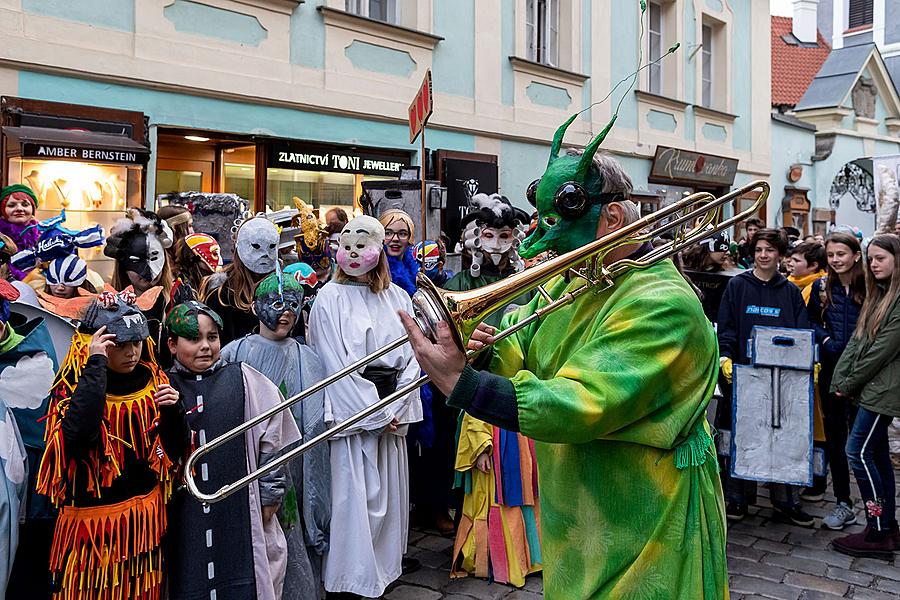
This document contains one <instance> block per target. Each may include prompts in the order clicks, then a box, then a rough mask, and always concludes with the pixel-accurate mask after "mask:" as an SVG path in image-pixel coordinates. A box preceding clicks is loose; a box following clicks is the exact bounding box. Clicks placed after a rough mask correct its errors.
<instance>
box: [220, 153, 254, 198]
mask: <svg viewBox="0 0 900 600" xmlns="http://www.w3.org/2000/svg"><path fill="white" fill-rule="evenodd" d="M255 176H256V147H255V146H242V147H238V148H226V149H224V150H223V151H222V191H223V192H225V193H226V194H237V195H238V196H240V197H241V198H244V199H245V200H247V201H248V202H249V203H250V205H251V206H253V201H254V199H255V197H256V177H255Z"/></svg>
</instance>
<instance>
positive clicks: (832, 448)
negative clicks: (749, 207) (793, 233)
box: [807, 232, 866, 529]
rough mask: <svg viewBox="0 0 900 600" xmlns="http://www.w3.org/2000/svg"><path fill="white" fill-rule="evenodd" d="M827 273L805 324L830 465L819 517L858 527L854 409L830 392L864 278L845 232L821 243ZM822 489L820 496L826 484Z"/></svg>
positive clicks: (814, 288) (833, 524)
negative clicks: (831, 500) (851, 440)
mask: <svg viewBox="0 0 900 600" xmlns="http://www.w3.org/2000/svg"><path fill="white" fill-rule="evenodd" d="M825 254H826V256H827V261H828V273H827V275H826V276H825V277H821V278H819V279H816V280H815V281H814V282H813V283H812V285H811V288H810V294H809V304H808V305H807V310H808V312H809V322H810V324H812V326H813V329H815V331H816V343H818V344H819V363H820V364H821V365H822V369H821V371H820V372H819V382H818V386H819V397H820V398H821V401H822V416H823V419H824V424H825V452H826V455H827V456H828V464H829V465H830V467H831V480H832V481H831V484H832V488H833V490H834V497H835V506H834V509H833V510H832V511H831V513H830V514H829V515H828V516H826V517H825V518H824V519H822V525H823V526H825V527H827V528H829V529H843V528H844V527H845V526H847V525H852V524H854V523H856V514H855V513H854V512H853V501H852V500H851V499H850V467H849V465H848V463H847V453H846V451H845V449H844V446H846V444H847V434H848V433H849V432H850V430H851V429H852V428H853V421H854V419H855V418H856V407H855V406H853V405H852V404H851V403H850V402H849V401H848V399H847V397H845V396H838V395H836V394H832V393H831V392H830V391H829V390H830V388H831V380H832V378H833V376H834V368H835V366H836V365H837V362H838V359H840V357H841V353H842V352H843V351H844V348H846V347H847V343H848V342H849V341H850V338H851V337H852V336H853V330H854V329H855V328H856V321H857V319H859V311H860V310H861V309H862V304H863V300H865V297H866V279H865V272H864V268H863V260H862V249H861V248H860V245H859V240H857V239H856V237H855V236H853V235H850V234H848V233H842V232H835V233H832V234H831V235H829V236H828V239H827V240H825ZM821 491H823V492H824V486H822V488H821Z"/></svg>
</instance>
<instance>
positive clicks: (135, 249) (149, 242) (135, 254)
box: [103, 208, 174, 367]
mask: <svg viewBox="0 0 900 600" xmlns="http://www.w3.org/2000/svg"><path fill="white" fill-rule="evenodd" d="M171 245H172V230H171V229H170V228H169V226H168V224H167V223H166V222H165V221H163V220H162V219H160V218H159V216H158V215H157V214H156V213H153V212H150V211H144V210H140V209H137V208H132V209H129V210H128V211H127V212H126V216H125V218H123V219H119V220H118V221H117V222H116V224H115V225H113V227H112V229H111V230H110V232H109V237H108V238H107V239H106V246H105V247H104V248H103V254H105V255H106V256H108V257H110V258H112V259H114V260H115V262H114V263H113V272H112V278H111V279H110V283H111V284H112V286H113V288H114V289H115V290H116V291H120V292H121V291H123V290H125V289H126V288H128V287H129V286H131V288H132V289H133V290H134V293H135V295H136V296H138V297H139V298H141V300H140V301H139V303H140V304H141V306H149V307H150V308H147V309H142V312H143V313H144V316H145V317H147V320H148V321H149V323H150V337H151V338H152V339H153V342H154V343H155V344H156V346H157V348H160V350H161V354H160V356H159V362H160V364H161V365H162V366H164V367H165V366H168V364H169V356H168V351H167V350H166V349H165V347H160V344H161V343H162V342H163V341H164V340H163V322H164V321H165V318H166V308H167V306H168V304H169V298H170V294H171V292H172V286H173V284H174V280H173V278H172V268H171V266H170V265H169V260H168V255H167V254H166V248H168V247H169V246H171Z"/></svg>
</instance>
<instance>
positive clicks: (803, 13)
mask: <svg viewBox="0 0 900 600" xmlns="http://www.w3.org/2000/svg"><path fill="white" fill-rule="evenodd" d="M818 3H819V0H794V25H793V30H792V33H793V34H794V37H795V38H797V39H798V40H800V41H801V42H812V43H815V42H816V41H818V37H817V30H816V5H817V4H818Z"/></svg>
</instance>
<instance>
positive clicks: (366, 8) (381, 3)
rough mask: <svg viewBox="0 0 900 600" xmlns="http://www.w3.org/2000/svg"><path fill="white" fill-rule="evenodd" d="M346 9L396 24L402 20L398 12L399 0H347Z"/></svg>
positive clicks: (362, 15)
mask: <svg viewBox="0 0 900 600" xmlns="http://www.w3.org/2000/svg"><path fill="white" fill-rule="evenodd" d="M346 10H347V12H349V13H353V14H355V15H359V16H361V17H367V18H369V19H375V20H376V21H384V22H385V23H392V24H394V25H397V24H399V22H400V19H399V18H398V17H399V15H398V14H397V12H398V11H397V0H347V5H346Z"/></svg>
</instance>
